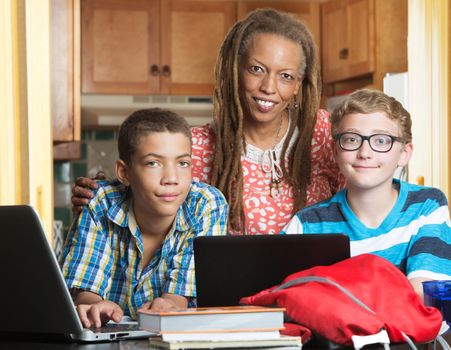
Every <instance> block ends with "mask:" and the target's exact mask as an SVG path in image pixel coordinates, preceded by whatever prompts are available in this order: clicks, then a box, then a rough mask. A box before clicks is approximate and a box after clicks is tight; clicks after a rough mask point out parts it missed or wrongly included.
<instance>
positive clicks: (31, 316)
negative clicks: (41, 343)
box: [0, 205, 155, 342]
mask: <svg viewBox="0 0 451 350" xmlns="http://www.w3.org/2000/svg"><path fill="white" fill-rule="evenodd" d="M0 223H1V229H0V231H1V232H0V281H1V288H0V300H1V301H2V308H1V313H2V314H1V317H0V336H1V335H7V336H10V337H16V336H19V335H20V336H21V337H23V336H31V337H38V338H42V337H45V336H57V337H58V336H59V337H62V336H64V337H65V338H67V339H69V340H73V341H81V342H95V341H106V340H118V339H128V338H143V337H145V338H148V337H149V336H151V335H155V333H150V332H147V331H144V330H139V328H138V324H137V323H136V322H134V323H133V324H111V325H110V324H107V325H106V326H105V327H102V328H100V329H95V328H92V329H84V328H83V326H82V324H81V322H80V319H79V318H78V314H77V311H76V309H75V305H74V303H73V302H72V298H71V296H70V294H69V289H68V288H67V286H66V283H65V281H64V278H63V275H62V273H61V270H60V267H59V265H58V262H57V260H56V257H55V255H54V253H53V250H52V249H51V247H50V245H49V243H48V241H47V238H46V236H45V233H44V229H43V226H42V224H41V221H40V219H39V216H38V215H37V213H36V212H35V211H34V209H33V208H32V207H30V206H26V205H20V206H0Z"/></svg>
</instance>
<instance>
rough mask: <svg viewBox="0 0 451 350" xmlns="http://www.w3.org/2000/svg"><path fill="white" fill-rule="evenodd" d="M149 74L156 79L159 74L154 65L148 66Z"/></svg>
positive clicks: (158, 69)
mask: <svg viewBox="0 0 451 350" xmlns="http://www.w3.org/2000/svg"><path fill="white" fill-rule="evenodd" d="M150 74H151V75H153V76H154V77H156V76H157V75H159V74H160V68H158V66H157V65H156V64H152V65H151V66H150Z"/></svg>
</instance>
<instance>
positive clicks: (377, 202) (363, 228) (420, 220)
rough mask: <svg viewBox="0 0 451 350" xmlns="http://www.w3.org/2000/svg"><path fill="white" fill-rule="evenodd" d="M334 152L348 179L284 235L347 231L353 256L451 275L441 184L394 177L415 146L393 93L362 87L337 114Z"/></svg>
mask: <svg viewBox="0 0 451 350" xmlns="http://www.w3.org/2000/svg"><path fill="white" fill-rule="evenodd" d="M331 119H332V132H333V137H334V140H335V145H334V155H335V158H336V160H337V163H338V165H339V167H340V171H341V172H342V173H343V175H344V176H345V178H346V180H347V186H346V188H345V189H344V190H342V191H341V192H339V193H337V194H336V195H334V196H333V197H332V198H330V199H328V200H326V201H323V202H321V203H318V204H316V205H313V206H310V207H307V208H304V209H303V210H301V211H299V212H298V213H297V214H296V215H295V216H294V218H293V219H292V220H291V221H290V222H289V223H288V225H287V226H286V228H285V229H284V230H283V231H282V232H283V233H318V234H319V233H336V232H343V233H346V234H347V235H348V236H349V238H350V240H351V255H352V256H355V255H359V254H364V253H372V254H375V255H378V256H381V257H383V258H386V259H387V260H389V261H391V262H392V263H393V264H394V265H396V266H398V267H399V269H400V270H401V271H403V272H404V273H405V274H406V276H407V278H408V279H409V280H410V282H411V283H412V285H413V287H414V288H415V291H416V292H417V293H418V294H419V295H420V296H422V295H423V290H422V284H421V282H422V281H425V280H431V279H447V280H449V279H451V229H450V217H449V209H448V202H447V199H446V197H445V195H444V194H443V193H442V192H441V191H440V190H439V189H436V188H431V187H424V186H417V185H413V184H409V183H407V182H404V181H402V180H399V179H395V178H394V174H395V171H396V169H397V168H398V167H403V166H406V165H407V164H408V161H409V159H410V156H411V154H412V151H413V145H412V131H411V124H412V122H411V118H410V114H409V113H408V112H407V111H406V110H405V109H404V108H403V106H402V105H401V104H400V103H399V102H398V101H396V99H394V98H393V97H390V96H387V95H386V94H384V93H382V92H380V91H376V90H369V89H363V90H358V91H356V92H354V93H352V94H351V95H350V96H349V97H348V98H347V99H346V100H345V101H343V103H342V104H341V105H339V106H338V107H337V108H336V109H335V111H334V112H333V113H332V117H331Z"/></svg>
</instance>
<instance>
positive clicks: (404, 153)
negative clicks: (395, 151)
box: [398, 142, 413, 167]
mask: <svg viewBox="0 0 451 350" xmlns="http://www.w3.org/2000/svg"><path fill="white" fill-rule="evenodd" d="M412 152H413V144H412V143H411V142H410V143H406V144H405V145H404V147H403V149H402V150H401V157H399V161H398V166H399V167H403V166H406V165H407V164H408V163H409V160H410V157H411V156H412Z"/></svg>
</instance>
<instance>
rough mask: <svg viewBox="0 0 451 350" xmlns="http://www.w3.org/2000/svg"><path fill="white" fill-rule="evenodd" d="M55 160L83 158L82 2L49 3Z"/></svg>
mask: <svg viewBox="0 0 451 350" xmlns="http://www.w3.org/2000/svg"><path fill="white" fill-rule="evenodd" d="M50 5H51V8H50V28H51V34H50V44H51V62H52V64H51V69H52V72H51V94H52V121H53V123H52V124H53V141H54V148H53V153H54V158H55V159H71V158H78V157H80V144H79V141H80V133H81V131H80V1H79V0H52V1H51V2H50Z"/></svg>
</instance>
